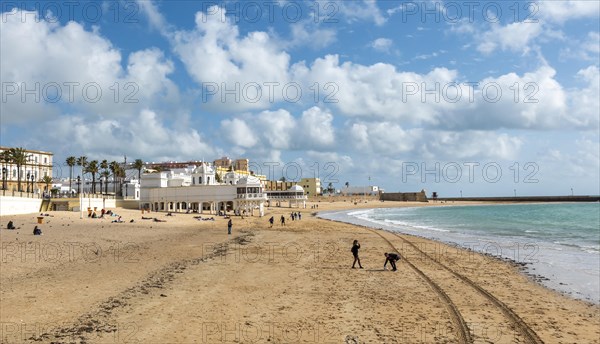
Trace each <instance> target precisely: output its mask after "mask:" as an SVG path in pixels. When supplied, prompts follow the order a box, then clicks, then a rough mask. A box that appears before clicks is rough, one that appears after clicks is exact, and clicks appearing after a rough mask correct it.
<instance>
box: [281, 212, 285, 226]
mask: <svg viewBox="0 0 600 344" xmlns="http://www.w3.org/2000/svg"><path fill="white" fill-rule="evenodd" d="M281 225H282V226H285V216H283V215H281Z"/></svg>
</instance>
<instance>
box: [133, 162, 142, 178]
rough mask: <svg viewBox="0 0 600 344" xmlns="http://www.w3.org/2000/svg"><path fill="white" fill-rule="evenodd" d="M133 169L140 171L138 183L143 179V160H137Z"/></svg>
mask: <svg viewBox="0 0 600 344" xmlns="http://www.w3.org/2000/svg"><path fill="white" fill-rule="evenodd" d="M133 168H135V169H136V170H137V171H138V181H139V180H141V179H142V169H143V168H144V162H143V161H142V159H135V162H134V163H133Z"/></svg>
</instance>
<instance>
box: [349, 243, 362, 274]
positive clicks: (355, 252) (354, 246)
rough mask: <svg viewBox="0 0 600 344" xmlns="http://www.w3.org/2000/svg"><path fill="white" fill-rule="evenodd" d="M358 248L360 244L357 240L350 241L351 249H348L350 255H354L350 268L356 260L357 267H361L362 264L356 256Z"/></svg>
mask: <svg viewBox="0 0 600 344" xmlns="http://www.w3.org/2000/svg"><path fill="white" fill-rule="evenodd" d="M359 249H360V244H359V243H358V240H354V242H353V243H352V249H350V251H352V255H353V256H354V262H353V263H352V268H353V269H354V265H355V264H356V262H358V267H359V268H361V269H362V268H363V267H362V265H361V264H360V258H358V250H359Z"/></svg>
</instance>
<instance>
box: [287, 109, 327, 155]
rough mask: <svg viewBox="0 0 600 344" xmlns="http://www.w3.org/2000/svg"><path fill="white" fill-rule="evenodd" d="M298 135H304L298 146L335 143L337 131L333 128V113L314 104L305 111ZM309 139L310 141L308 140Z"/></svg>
mask: <svg viewBox="0 0 600 344" xmlns="http://www.w3.org/2000/svg"><path fill="white" fill-rule="evenodd" d="M298 124H299V125H298V131H297V134H296V135H299V136H301V137H302V139H301V141H302V142H298V146H301V145H303V144H307V143H308V142H310V143H309V144H307V145H306V146H309V147H310V146H313V147H327V146H332V145H334V144H335V132H334V128H333V115H332V114H331V113H329V112H326V111H323V110H322V109H321V108H319V107H316V106H313V107H312V108H310V109H308V110H306V111H304V112H303V113H302V117H301V118H300V121H299V123H298ZM307 140H308V141H307Z"/></svg>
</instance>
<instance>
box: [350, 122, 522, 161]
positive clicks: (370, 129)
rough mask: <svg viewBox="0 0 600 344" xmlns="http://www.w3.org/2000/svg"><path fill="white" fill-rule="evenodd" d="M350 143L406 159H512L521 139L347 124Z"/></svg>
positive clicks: (365, 150) (474, 132)
mask: <svg viewBox="0 0 600 344" xmlns="http://www.w3.org/2000/svg"><path fill="white" fill-rule="evenodd" d="M347 126H348V131H349V133H350V137H349V141H350V142H349V143H350V145H351V146H352V148H353V149H355V150H356V151H359V152H362V153H363V154H366V155H372V156H377V157H385V158H392V159H394V158H396V157H398V156H402V157H405V158H407V159H421V160H422V159H432V160H436V159H437V160H451V159H482V158H486V159H511V158H514V157H515V156H516V155H517V153H518V152H519V150H520V147H521V145H522V140H521V139H519V138H518V137H514V136H509V135H508V134H504V133H497V132H488V131H478V130H468V131H447V130H432V129H428V130H425V129H421V128H415V129H405V128H402V126H400V125H399V124H397V123H394V122H388V121H372V122H362V121H361V122H352V123H348V124H347Z"/></svg>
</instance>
